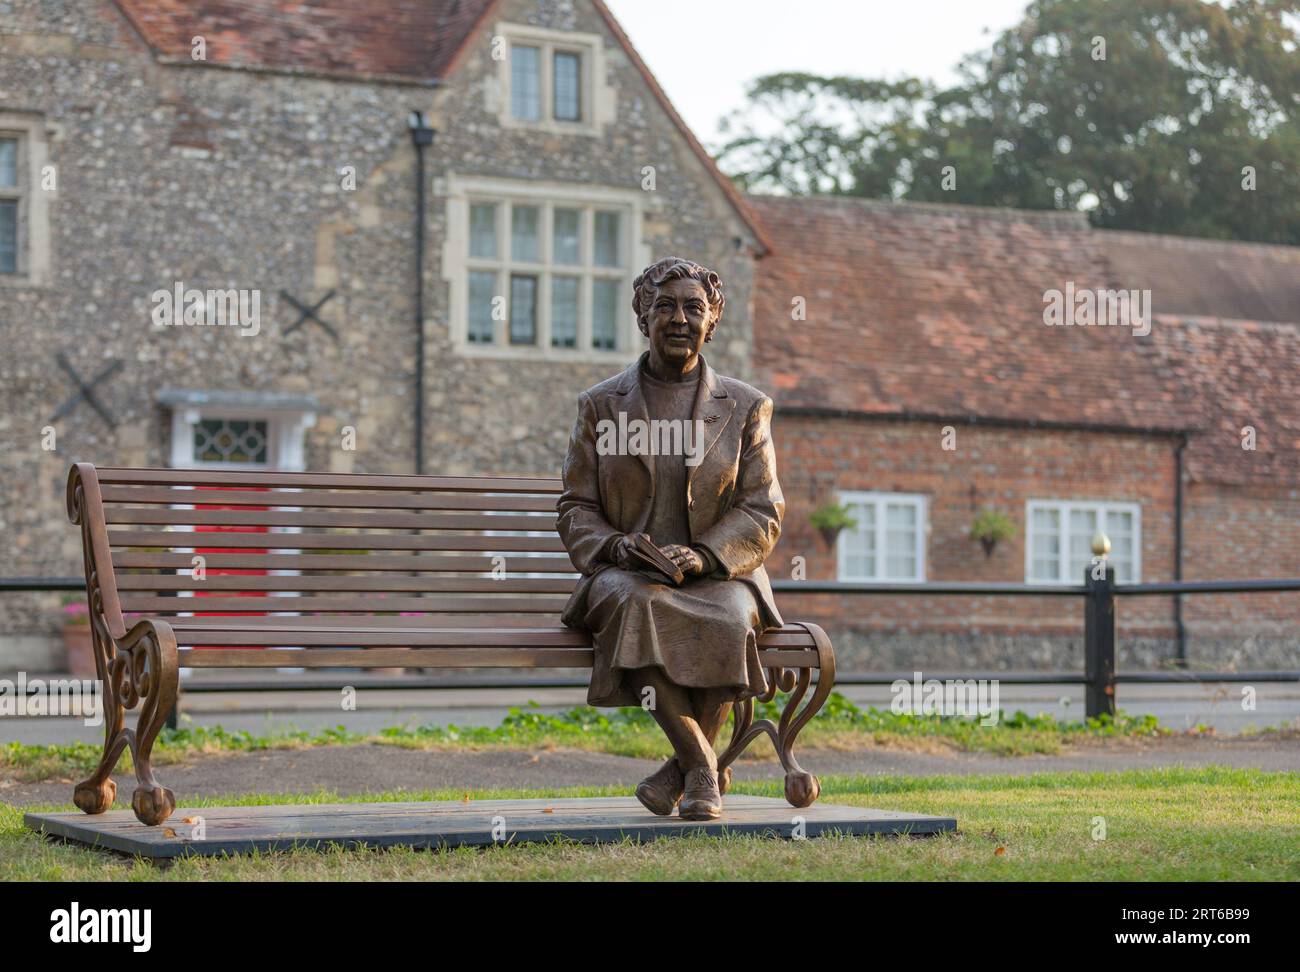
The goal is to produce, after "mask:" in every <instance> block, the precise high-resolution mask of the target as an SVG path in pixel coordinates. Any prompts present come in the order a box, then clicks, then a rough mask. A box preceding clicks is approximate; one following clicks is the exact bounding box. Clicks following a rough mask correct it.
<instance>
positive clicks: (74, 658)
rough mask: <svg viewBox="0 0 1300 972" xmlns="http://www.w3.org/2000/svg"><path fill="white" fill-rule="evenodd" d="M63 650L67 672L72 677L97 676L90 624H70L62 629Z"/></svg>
mask: <svg viewBox="0 0 1300 972" xmlns="http://www.w3.org/2000/svg"><path fill="white" fill-rule="evenodd" d="M63 650H64V657H65V659H66V662H65V664H66V665H67V669H68V673H69V674H70V675H72V676H73V677H74V678H98V677H99V672H98V671H96V670H95V645H94V642H93V641H92V640H91V636H90V625H88V624H70V625H67V626H66V627H65V628H64V629H63Z"/></svg>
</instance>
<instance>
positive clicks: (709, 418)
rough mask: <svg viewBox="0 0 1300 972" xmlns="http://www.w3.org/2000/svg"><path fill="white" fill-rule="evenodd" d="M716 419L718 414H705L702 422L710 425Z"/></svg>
mask: <svg viewBox="0 0 1300 972" xmlns="http://www.w3.org/2000/svg"><path fill="white" fill-rule="evenodd" d="M717 420H718V416H716V415H706V416H704V424H705V425H712V424H713V423H714V422H716V421H717Z"/></svg>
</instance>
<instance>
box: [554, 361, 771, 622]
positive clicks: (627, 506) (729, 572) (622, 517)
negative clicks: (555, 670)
mask: <svg viewBox="0 0 1300 972" xmlns="http://www.w3.org/2000/svg"><path fill="white" fill-rule="evenodd" d="M648 354H649V353H648V352H647V353H646V354H643V355H642V356H641V358H640V360H638V361H637V362H635V363H634V364H632V365H631V366H630V367H629V368H628V369H627V370H626V371H624V372H622V373H621V374H618V375H615V376H614V377H613V378H610V379H608V380H606V381H603V382H601V383H600V384H599V385H596V386H594V387H592V388H589V389H587V390H586V391H585V392H583V393H582V394H581V395H580V396H578V419H577V421H576V422H575V423H574V425H573V432H572V434H571V436H570V438H569V451H568V453H567V454H566V455H565V457H564V473H563V478H564V490H563V492H562V493H561V494H560V499H559V502H558V503H557V504H556V511H557V512H558V513H559V533H560V539H561V540H563V541H564V545H565V547H566V548H567V549H568V551H569V558H570V559H571V560H572V561H573V564H574V566H575V567H576V568H577V569H578V570H579V571H581V573H582V579H581V580H580V581H579V583H578V586H577V589H576V590H574V592H573V595H572V596H571V597H570V598H569V603H568V604H567V605H566V606H565V609H564V615H563V620H564V623H565V624H568V625H571V626H573V627H581V626H582V619H583V617H584V615H585V613H586V599H587V589H588V588H589V587H590V586H591V579H592V578H593V577H594V576H595V575H596V574H598V573H599V572H600V571H602V570H605V569H606V568H608V567H610V566H612V564H611V563H610V560H609V556H610V549H611V548H612V546H613V544H614V541H616V540H617V539H618V538H619V537H620V536H622V535H623V534H625V533H638V532H641V531H643V530H644V529H645V526H646V523H647V522H648V521H649V518H650V513H651V507H652V502H651V501H652V498H653V496H654V490H655V457H654V456H652V455H600V454H599V452H598V450H597V439H598V438H599V432H598V428H597V426H598V423H600V422H601V421H602V420H605V419H608V420H609V421H611V422H613V423H615V426H617V425H618V423H619V413H620V412H623V413H625V420H624V421H625V422H630V421H631V420H632V419H637V418H639V419H641V420H642V421H646V420H647V419H648V417H649V416H647V414H646V405H645V396H644V394H643V393H642V389H641V380H640V374H641V367H642V363H643V362H644V361H645V359H646V358H647V357H648ZM700 367H701V368H702V369H703V370H702V372H701V375H700V384H699V391H698V392H697V393H696V397H695V409H694V413H693V417H694V418H695V419H699V420H702V421H703V423H704V424H703V430H704V455H703V459H702V460H701V461H700V463H699V464H698V465H695V466H688V471H687V487H686V503H687V509H688V515H689V518H690V530H691V543H692V544H693V545H695V546H700V547H704V548H705V549H707V550H708V551H709V552H710V553H712V554H713V556H714V559H715V560H716V561H717V563H718V569H717V571H716V572H715V573H713V574H712V575H710V576H713V577H717V578H722V579H728V580H730V579H736V580H741V581H744V582H745V583H747V584H749V585H750V587H752V588H753V589H754V592H755V594H756V596H757V599H758V603H759V610H760V612H761V614H762V616H763V619H764V621H765V622H766V623H767V625H768V626H769V627H779V626H780V625H781V624H782V621H781V615H780V613H779V612H778V611H777V609H776V602H775V601H774V600H773V598H772V585H771V584H770V583H769V582H768V579H767V571H766V570H764V569H763V562H764V561H765V560H766V559H767V557H768V555H769V554H770V553H771V552H772V548H773V547H775V546H776V541H777V538H778V537H779V536H780V535H781V517H782V516H783V515H784V514H785V498H784V497H783V496H782V495H781V486H780V484H779V483H778V482H777V479H776V451H775V449H774V448H773V446H772V432H771V423H772V400H771V399H770V398H768V397H767V396H766V395H764V394H763V393H762V392H760V391H759V390H758V389H756V388H752V387H750V386H749V385H747V384H745V383H744V382H743V381H737V380H736V379H734V378H725V377H723V376H722V375H719V374H718V373H717V372H715V371H714V370H713V369H712V368H710V367H709V365H708V363H707V362H705V360H704V359H703V357H701V358H700ZM696 428H700V426H696Z"/></svg>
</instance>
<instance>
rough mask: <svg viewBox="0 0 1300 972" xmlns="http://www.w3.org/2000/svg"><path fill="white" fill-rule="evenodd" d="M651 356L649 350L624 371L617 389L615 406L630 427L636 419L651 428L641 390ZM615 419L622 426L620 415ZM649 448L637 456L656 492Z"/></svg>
mask: <svg viewBox="0 0 1300 972" xmlns="http://www.w3.org/2000/svg"><path fill="white" fill-rule="evenodd" d="M647 357H649V352H646V353H644V354H642V355H641V357H640V358H638V359H637V360H636V361H634V362H633V363H632V366H631V367H630V368H628V369H627V370H626V371H624V372H623V376H622V378H621V379H620V381H619V383H618V386H617V388H615V391H616V392H617V393H618V396H619V397H618V399H617V400H616V401H615V402H614V407H615V408H616V409H617V410H618V411H620V412H623V413H624V414H625V415H626V416H627V420H626V421H627V425H628V427H629V428H630V427H631V423H632V422H633V421H634V420H638V419H639V420H640V421H641V422H643V423H645V424H644V425H643V426H642V428H646V429H648V428H649V421H650V420H649V415H648V413H647V412H646V405H645V395H644V394H643V393H642V391H641V365H642V362H644V361H645V359H646V358H647ZM614 421H615V422H618V424H619V425H620V426H621V425H623V423H621V422H619V419H618V415H615V416H614ZM649 452H650V450H649V449H643V450H642V451H641V452H640V453H639V454H638V455H637V458H638V459H640V460H641V463H642V465H644V466H645V468H646V472H648V473H649V474H650V491H651V494H653V493H654V482H655V460H654V456H652V455H650V454H649Z"/></svg>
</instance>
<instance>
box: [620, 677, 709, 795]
mask: <svg viewBox="0 0 1300 972" xmlns="http://www.w3.org/2000/svg"><path fill="white" fill-rule="evenodd" d="M628 677H629V678H630V679H631V680H632V681H633V683H634V684H635V685H636V687H637V690H638V694H639V695H641V697H642V698H645V697H646V695H645V690H646V689H647V688H649V689H651V690H652V691H653V696H652V697H653V699H654V705H653V706H651V708H650V714H651V715H652V716H654V720H655V722H657V723H659V728H660V729H662V730H663V731H664V735H665V736H667V737H668V742H669V743H670V744H671V745H672V747H673V752H675V753H676V754H677V762H678V765H680V766H681V768H682V771H683V772H687V771H689V770H692V769H695V768H697V767H707V768H708V769H716V768H717V765H718V758H717V756H715V755H714V753H713V746H712V744H711V743H710V741H709V738H708V737H707V736H706V735H705V734H704V732H703V731H702V730H701V727H700V723H699V722H698V721H697V720H696V717H695V707H694V706H693V705H692V703H691V696H690V692H689V691H688V690H687V689H684V688H682V686H680V685H676V684H674V683H673V682H670V681H669V680H668V678H667V677H666V676H665V675H664V674H663V672H662V671H660V670H659V669H658V668H641V669H637V670H635V671H634V672H629V673H628Z"/></svg>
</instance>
